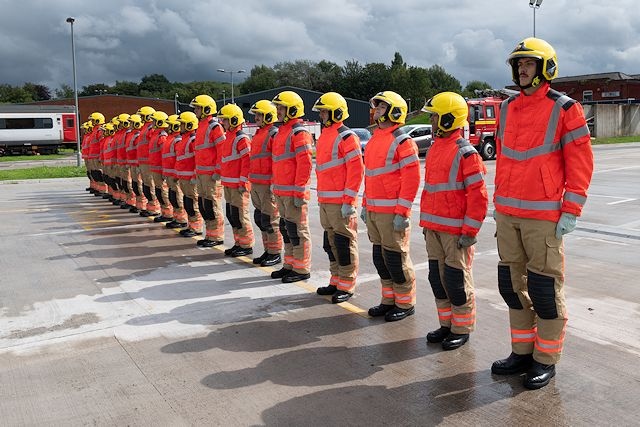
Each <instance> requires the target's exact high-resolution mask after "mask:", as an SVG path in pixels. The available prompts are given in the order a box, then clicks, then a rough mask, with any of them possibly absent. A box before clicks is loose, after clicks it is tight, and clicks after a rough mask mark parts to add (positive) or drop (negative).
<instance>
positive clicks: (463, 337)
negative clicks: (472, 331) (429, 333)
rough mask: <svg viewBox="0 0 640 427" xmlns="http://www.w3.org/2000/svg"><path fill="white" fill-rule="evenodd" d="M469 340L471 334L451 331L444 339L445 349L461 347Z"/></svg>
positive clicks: (443, 347)
mask: <svg viewBox="0 0 640 427" xmlns="http://www.w3.org/2000/svg"><path fill="white" fill-rule="evenodd" d="M467 341H469V334H454V333H451V334H449V336H447V337H446V338H445V339H444V341H442V349H443V350H455V349H456V348H460V347H462V346H463V345H465V343H466V342H467Z"/></svg>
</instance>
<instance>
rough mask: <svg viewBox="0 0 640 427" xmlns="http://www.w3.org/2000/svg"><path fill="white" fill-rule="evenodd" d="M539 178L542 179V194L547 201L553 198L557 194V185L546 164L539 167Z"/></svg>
mask: <svg viewBox="0 0 640 427" xmlns="http://www.w3.org/2000/svg"><path fill="white" fill-rule="evenodd" d="M540 176H541V177H542V185H543V187H544V194H545V195H546V196H547V198H549V199H552V198H555V197H556V196H557V195H558V193H559V191H558V185H557V184H556V182H555V180H554V179H553V175H552V174H551V171H550V170H549V166H547V164H546V163H543V164H542V165H541V166H540Z"/></svg>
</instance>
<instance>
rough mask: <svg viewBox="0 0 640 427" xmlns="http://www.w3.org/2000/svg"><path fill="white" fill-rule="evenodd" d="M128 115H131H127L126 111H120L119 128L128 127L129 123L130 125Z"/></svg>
mask: <svg viewBox="0 0 640 427" xmlns="http://www.w3.org/2000/svg"><path fill="white" fill-rule="evenodd" d="M129 117H131V116H130V115H128V114H127V113H122V114H118V122H119V123H118V127H119V128H121V129H122V128H125V129H126V128H128V127H129V125H131V122H129Z"/></svg>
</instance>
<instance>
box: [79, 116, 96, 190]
mask: <svg viewBox="0 0 640 427" xmlns="http://www.w3.org/2000/svg"><path fill="white" fill-rule="evenodd" d="M92 128H93V123H91V119H89V120H87V121H86V122H84V123H82V138H81V143H80V154H81V155H82V160H84V166H85V168H86V169H87V178H89V186H88V187H87V188H85V190H86V191H88V192H89V193H91V194H93V193H94V192H95V189H94V187H95V183H94V181H93V176H91V162H90V161H89V158H88V156H89V136H90V135H91V129H92Z"/></svg>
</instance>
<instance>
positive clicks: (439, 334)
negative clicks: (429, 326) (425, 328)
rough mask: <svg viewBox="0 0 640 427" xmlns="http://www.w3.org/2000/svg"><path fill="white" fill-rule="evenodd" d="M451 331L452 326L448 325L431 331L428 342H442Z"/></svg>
mask: <svg viewBox="0 0 640 427" xmlns="http://www.w3.org/2000/svg"><path fill="white" fill-rule="evenodd" d="M450 333H451V328H448V327H446V326H440V327H439V328H438V329H436V330H435V331H431V332H429V333H428V334H427V342H433V343H436V342H442V341H444V339H445V338H446V337H448V336H449V334H450Z"/></svg>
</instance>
